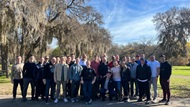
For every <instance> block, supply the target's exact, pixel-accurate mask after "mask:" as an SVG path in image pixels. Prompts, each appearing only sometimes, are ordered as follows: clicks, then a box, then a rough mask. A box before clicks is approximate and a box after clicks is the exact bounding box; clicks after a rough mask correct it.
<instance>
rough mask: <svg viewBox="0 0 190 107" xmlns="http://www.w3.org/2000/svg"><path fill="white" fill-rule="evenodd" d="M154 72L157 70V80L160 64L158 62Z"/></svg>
mask: <svg viewBox="0 0 190 107" xmlns="http://www.w3.org/2000/svg"><path fill="white" fill-rule="evenodd" d="M156 70H157V78H158V76H159V75H160V63H159V62H158V63H157V68H156Z"/></svg>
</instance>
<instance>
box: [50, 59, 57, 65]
mask: <svg viewBox="0 0 190 107" xmlns="http://www.w3.org/2000/svg"><path fill="white" fill-rule="evenodd" d="M51 63H52V64H53V65H55V64H56V58H55V57H52V58H51Z"/></svg>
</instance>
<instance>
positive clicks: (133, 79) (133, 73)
mask: <svg viewBox="0 0 190 107" xmlns="http://www.w3.org/2000/svg"><path fill="white" fill-rule="evenodd" d="M131 61H132V62H131V65H130V72H131V80H130V84H131V97H136V96H138V94H139V90H138V84H137V79H136V69H137V66H138V64H137V63H136V62H135V57H133V58H132V59H131ZM134 85H135V94H134Z"/></svg>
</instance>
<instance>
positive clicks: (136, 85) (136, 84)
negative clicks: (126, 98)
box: [130, 78, 139, 96]
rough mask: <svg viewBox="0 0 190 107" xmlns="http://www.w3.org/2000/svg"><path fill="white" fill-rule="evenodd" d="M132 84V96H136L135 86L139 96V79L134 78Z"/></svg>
mask: <svg viewBox="0 0 190 107" xmlns="http://www.w3.org/2000/svg"><path fill="white" fill-rule="evenodd" d="M130 83H131V96H133V95H134V85H135V95H136V96H137V95H138V94H139V90H138V89H139V88H138V83H137V79H135V78H132V79H131V81H130Z"/></svg>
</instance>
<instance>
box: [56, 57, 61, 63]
mask: <svg viewBox="0 0 190 107" xmlns="http://www.w3.org/2000/svg"><path fill="white" fill-rule="evenodd" d="M56 63H57V64H58V63H60V57H59V56H57V57H56Z"/></svg>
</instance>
